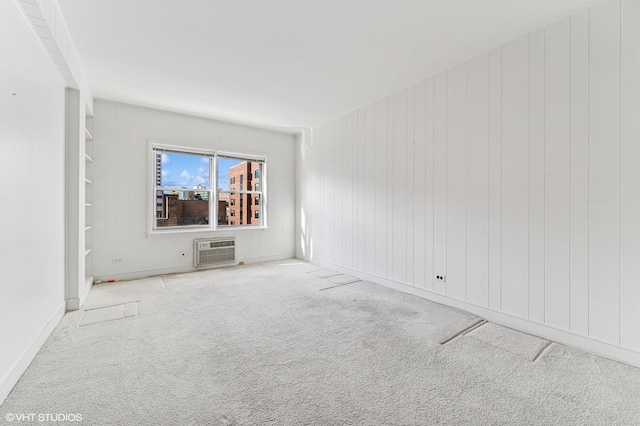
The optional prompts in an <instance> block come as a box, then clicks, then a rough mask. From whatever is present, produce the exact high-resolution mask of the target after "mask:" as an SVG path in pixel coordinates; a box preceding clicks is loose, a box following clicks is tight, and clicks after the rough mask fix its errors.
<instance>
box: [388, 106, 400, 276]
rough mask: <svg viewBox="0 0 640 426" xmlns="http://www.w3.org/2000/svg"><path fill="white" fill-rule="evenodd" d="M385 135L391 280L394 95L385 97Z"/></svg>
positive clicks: (393, 204) (393, 242)
mask: <svg viewBox="0 0 640 426" xmlns="http://www.w3.org/2000/svg"><path fill="white" fill-rule="evenodd" d="M387 99H388V100H387V135H386V138H385V146H386V150H387V154H386V155H387V157H386V162H387V180H386V185H387V196H386V202H385V206H386V208H387V224H386V228H385V229H386V231H387V260H386V263H387V265H388V266H387V278H390V279H393V276H394V273H395V271H394V267H395V264H394V260H395V245H396V241H395V239H394V235H393V229H394V226H393V225H394V222H393V221H394V213H395V202H396V195H399V194H395V193H394V189H396V187H397V182H394V176H395V175H394V172H395V171H394V164H395V163H394V161H395V158H396V156H397V154H398V153H397V152H396V151H395V149H394V130H395V125H396V123H395V121H394V109H395V102H394V95H390V96H388V97H387Z"/></svg>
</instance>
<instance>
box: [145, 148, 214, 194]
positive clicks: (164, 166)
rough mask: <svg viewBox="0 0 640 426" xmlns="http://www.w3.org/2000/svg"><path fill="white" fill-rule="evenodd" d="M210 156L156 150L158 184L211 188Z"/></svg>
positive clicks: (163, 185) (176, 186)
mask: <svg viewBox="0 0 640 426" xmlns="http://www.w3.org/2000/svg"><path fill="white" fill-rule="evenodd" d="M210 165H211V159H210V157H206V156H203V155H199V154H177V153H174V152H156V186H162V187H165V188H185V189H209V188H210V184H211V183H210V182H209V169H210Z"/></svg>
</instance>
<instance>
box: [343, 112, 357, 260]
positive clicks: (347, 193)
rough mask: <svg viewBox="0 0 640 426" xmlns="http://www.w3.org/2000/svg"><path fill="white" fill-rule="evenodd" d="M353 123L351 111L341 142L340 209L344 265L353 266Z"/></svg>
mask: <svg viewBox="0 0 640 426" xmlns="http://www.w3.org/2000/svg"><path fill="white" fill-rule="evenodd" d="M353 125H354V113H353V112H351V113H349V114H348V115H347V117H346V120H345V137H344V144H343V152H344V166H343V169H344V176H343V179H342V181H343V184H344V207H343V209H342V215H343V216H344V219H345V221H344V233H343V236H344V242H343V247H344V261H343V264H344V265H346V266H350V267H351V266H353V234H354V231H355V227H354V219H355V218H356V216H357V215H356V211H355V205H354V202H353V190H354V187H355V185H354V171H355V168H354V165H353V159H354V157H355V151H354V149H353V148H354V145H355V144H354V137H353Z"/></svg>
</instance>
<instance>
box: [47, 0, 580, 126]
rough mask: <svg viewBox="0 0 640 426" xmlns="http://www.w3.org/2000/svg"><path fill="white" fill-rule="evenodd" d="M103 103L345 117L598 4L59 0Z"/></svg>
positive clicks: (240, 117) (242, 114)
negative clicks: (567, 15)
mask: <svg viewBox="0 0 640 426" xmlns="http://www.w3.org/2000/svg"><path fill="white" fill-rule="evenodd" d="M58 1H59V3H60V5H61V7H62V11H63V14H64V16H65V19H66V21H67V25H68V27H69V31H70V32H71V36H72V38H73V40H74V43H75V45H76V48H77V50H78V53H79V56H80V58H81V61H82V63H83V65H84V67H85V70H86V73H87V77H88V79H89V83H90V86H91V88H92V90H93V91H94V95H95V97H97V98H103V99H110V100H116V101H122V102H128V103H133V104H137V105H144V106H150V107H155V108H160V109H165V110H170V111H177V112H183V113H187V114H192V115H199V116H205V117H213V118H220V119H226V120H230V121H237V122H244V123H252V124H257V125H265V126H269V127H272V126H309V125H315V124H320V123H322V122H325V121H328V120H330V119H331V118H334V117H336V116H339V115H342V114H344V113H346V112H349V111H351V110H353V109H355V108H357V107H359V106H362V105H364V104H366V103H369V102H371V101H373V100H375V99H377V98H379V97H381V96H384V95H387V94H389V93H392V92H394V91H396V90H398V89H400V88H402V87H405V86H407V85H409V84H410V83H413V82H416V81H418V80H420V79H421V78H424V77H427V76H429V75H432V74H434V73H435V72H437V71H439V70H442V69H444V68H446V67H448V66H450V65H453V64H455V63H456V62H459V61H461V60H463V59H466V58H468V57H470V56H473V55H475V54H478V53H481V52H482V51H485V50H487V49H489V48H491V47H494V46H497V45H499V44H501V43H503V42H506V41H509V40H511V39H513V38H515V37H517V36H519V35H522V34H525V33H526V32H528V31H530V30H532V29H534V28H536V27H539V26H541V25H543V24H545V23H547V22H549V21H551V20H553V19H554V18H556V17H558V16H560V15H564V14H566V13H567V12H569V11H571V10H574V9H576V8H580V7H582V6H584V5H586V4H588V3H591V2H592V1H593V0H315V1H309V0H271V1H266V0H225V1H223V0H58Z"/></svg>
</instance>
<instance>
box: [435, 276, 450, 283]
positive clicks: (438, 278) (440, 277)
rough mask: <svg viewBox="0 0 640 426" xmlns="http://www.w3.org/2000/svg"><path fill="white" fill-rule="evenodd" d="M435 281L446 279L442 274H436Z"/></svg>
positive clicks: (444, 280)
mask: <svg viewBox="0 0 640 426" xmlns="http://www.w3.org/2000/svg"><path fill="white" fill-rule="evenodd" d="M436 281H442V282H446V281H447V279H446V277H445V276H444V275H436Z"/></svg>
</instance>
